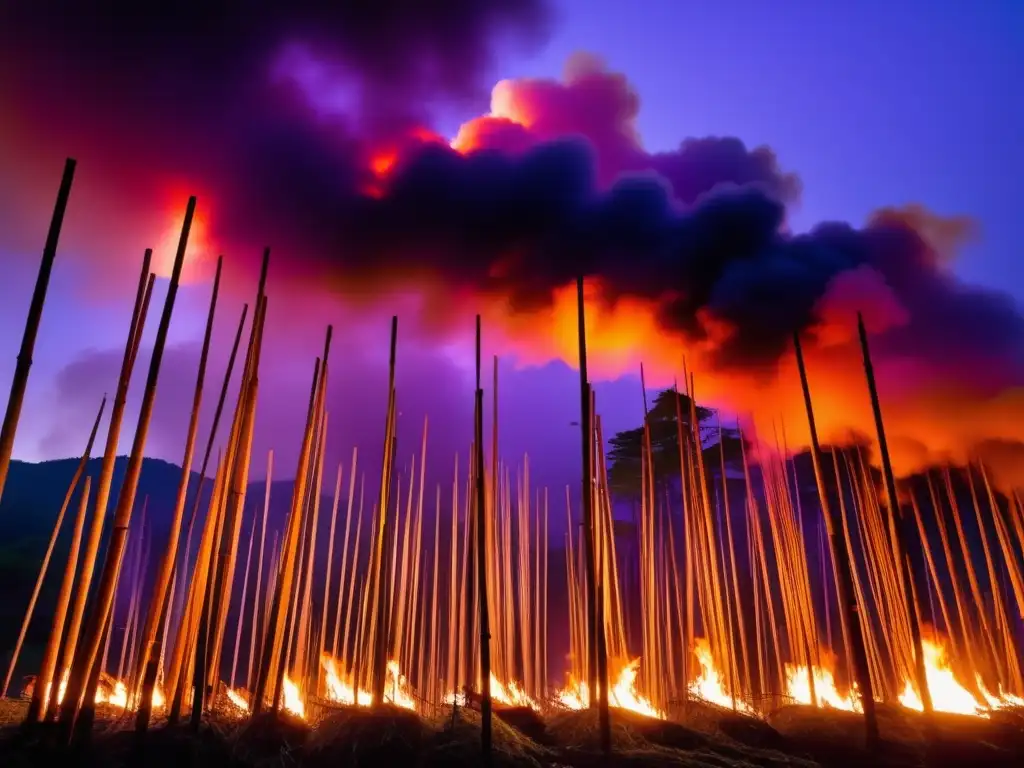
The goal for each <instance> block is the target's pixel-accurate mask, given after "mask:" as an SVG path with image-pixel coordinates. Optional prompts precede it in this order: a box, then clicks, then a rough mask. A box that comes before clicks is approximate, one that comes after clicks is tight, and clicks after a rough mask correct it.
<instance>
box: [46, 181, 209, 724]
mask: <svg viewBox="0 0 1024 768" xmlns="http://www.w3.org/2000/svg"><path fill="white" fill-rule="evenodd" d="M195 210H196V198H195V197H190V198H189V201H188V205H187V207H186V209H185V220H184V223H183V224H182V228H181V237H180V238H179V240H178V250H177V253H176V254H175V257H174V267H173V268H172V270H171V281H170V285H169V286H168V288H167V297H166V299H165V300H164V309H163V314H162V315H161V317H160V325H159V327H158V328H157V335H156V340H155V341H154V343H153V354H152V357H151V359H150V366H149V377H148V379H147V381H146V389H145V392H144V394H143V398H142V407H141V410H140V413H139V422H138V425H137V427H136V430H135V441H134V443H133V444H132V452H131V455H130V456H129V459H128V468H127V471H126V473H125V479H124V483H123V485H122V486H121V491H120V494H119V495H118V499H117V508H116V511H115V516H114V529H113V534H112V537H111V541H110V548H109V549H108V551H107V558H106V561H105V562H104V567H103V572H102V574H101V576H100V585H99V592H98V594H97V597H96V604H95V606H94V609H93V611H92V612H91V614H90V616H89V621H88V623H87V625H86V628H85V634H84V636H83V639H84V642H83V643H82V644H80V646H79V651H78V652H76V655H75V661H74V663H73V664H72V668H71V674H70V676H69V678H68V689H67V695H66V696H65V697H64V705H63V706H62V710H61V722H62V724H63V727H64V729H65V730H66V732H67V736H68V737H69V738H70V736H71V729H72V727H73V726H74V724H75V720H76V718H77V715H78V711H77V709H78V702H79V701H80V700H81V697H82V694H83V693H86V694H87V699H86V701H85V704H84V706H85V707H86V708H88V709H89V710H90V712H91V711H92V710H93V707H94V705H93V703H92V701H91V697H89V696H88V693H89V692H88V691H86V690H85V683H86V682H87V677H88V674H89V671H90V669H91V667H92V665H93V663H94V661H95V659H96V654H97V652H98V651H99V647H100V643H101V642H102V639H103V634H102V633H103V625H104V624H105V623H106V619H107V616H108V615H109V613H110V607H111V603H112V601H113V597H114V587H115V585H116V583H117V570H118V565H119V562H120V558H121V553H122V552H123V550H124V545H125V539H126V536H127V534H128V524H129V523H130V521H131V515H132V507H133V506H134V503H135V492H136V490H137V489H138V485H139V476H140V474H141V472H142V458H143V452H144V451H145V448H146V437H147V436H148V433H149V422H150V419H151V418H152V415H153V404H154V402H155V400H156V386H157V381H158V379H159V377H160V365H161V363H162V362H163V354H164V347H165V346H166V344H167V332H168V330H169V329H170V325H171V315H172V313H173V312H174V301H175V298H176V297H177V295H178V284H179V282H180V280H181V270H182V266H183V265H184V262H185V250H186V248H187V246H188V236H189V232H190V230H191V228H192V220H193V218H194V216H195ZM88 725H89V727H90V728H91V723H89V724H88Z"/></svg>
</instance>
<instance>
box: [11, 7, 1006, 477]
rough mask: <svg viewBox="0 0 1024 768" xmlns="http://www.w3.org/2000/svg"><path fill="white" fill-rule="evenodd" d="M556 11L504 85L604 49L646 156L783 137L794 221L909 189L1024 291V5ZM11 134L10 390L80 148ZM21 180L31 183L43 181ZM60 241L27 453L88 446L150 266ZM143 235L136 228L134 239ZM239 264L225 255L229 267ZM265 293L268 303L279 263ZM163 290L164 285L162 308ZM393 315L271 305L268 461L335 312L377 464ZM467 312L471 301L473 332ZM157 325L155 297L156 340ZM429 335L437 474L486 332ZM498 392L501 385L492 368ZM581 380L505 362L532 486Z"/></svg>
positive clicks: (566, 439) (632, 414) (504, 387)
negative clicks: (355, 315)
mask: <svg viewBox="0 0 1024 768" xmlns="http://www.w3.org/2000/svg"><path fill="white" fill-rule="evenodd" d="M640 7H642V8H643V10H642V11H641V10H638V8H640ZM557 11H558V13H557V15H556V18H555V20H554V23H553V25H552V30H551V31H552V35H551V37H550V39H548V41H547V42H546V43H545V44H543V45H541V47H540V49H539V50H537V49H534V50H532V51H531V52H530V53H529V54H526V53H524V52H523V51H522V50H520V49H519V48H517V47H515V46H507V47H506V49H503V50H502V53H501V54H500V55H499V56H498V57H497V60H496V61H495V66H494V72H493V77H492V78H490V79H491V80H492V81H496V80H497V79H500V78H507V77H523V76H532V77H557V76H558V75H559V74H560V72H561V70H562V67H563V66H564V64H565V61H566V60H567V59H568V57H569V56H570V55H571V54H573V53H574V52H577V51H581V50H582V51H589V52H593V53H595V54H597V55H599V56H601V57H602V58H604V59H605V61H606V62H607V64H608V67H609V68H610V69H612V70H614V71H620V72H623V73H624V74H625V75H626V76H627V77H628V78H629V79H630V81H631V82H632V83H633V85H634V86H635V88H636V91H637V92H638V93H639V95H640V98H641V111H640V116H639V120H638V127H639V130H640V134H641V137H642V139H643V142H644V145H645V147H646V148H647V149H648V150H651V151H656V150H671V149H673V148H674V147H675V146H676V145H677V144H678V143H679V141H680V140H681V139H682V138H684V137H691V136H697V137H700V136H706V135H725V136H737V137H739V138H740V139H742V140H743V141H744V142H745V143H746V144H747V145H748V146H758V145H761V144H767V145H769V146H771V147H772V148H773V149H774V150H775V152H776V154H777V156H778V158H779V162H780V164H781V166H782V167H783V168H785V169H787V170H791V171H794V172H796V173H797V174H798V175H799V176H800V178H801V180H802V182H803V195H802V201H801V203H800V204H799V206H798V207H797V208H796V209H792V210H791V211H790V224H791V226H792V227H794V228H795V229H796V230H805V229H808V228H809V227H811V226H812V225H813V224H815V223H816V222H819V221H822V220H831V219H836V220H845V221H850V222H852V223H854V224H857V225H859V224H861V223H863V222H864V220H865V218H866V217H867V216H868V214H869V213H870V212H871V211H873V210H875V209H877V208H879V207H882V206H888V205H903V204H909V203H920V204H923V205H924V206H926V207H927V208H929V209H930V210H932V211H934V212H937V213H939V214H943V215H954V214H966V215H968V216H970V217H971V218H972V219H974V220H975V221H976V222H977V223H978V225H979V227H980V232H981V236H980V238H979V239H978V240H977V241H976V242H975V243H974V244H972V245H971V246H969V247H968V248H966V249H965V250H964V251H963V254H962V257H961V258H960V259H959V260H958V261H957V262H956V263H955V264H954V265H953V269H954V270H955V272H956V274H957V275H959V276H960V277H962V278H964V279H965V280H968V281H970V282H977V283H980V284H982V285H986V286H991V287H995V288H999V289H1002V290H1007V291H1009V292H1011V293H1012V294H1013V296H1014V298H1015V299H1016V301H1017V302H1018V303H1021V302H1024V273H1022V271H1021V267H1020V265H1019V264H1018V263H1017V262H1016V260H1014V256H1015V255H1016V254H1017V252H1018V251H1019V236H1018V235H1017V233H1016V231H1014V224H1013V222H1014V221H1015V220H1016V218H1015V215H1017V214H1019V206H1020V203H1019V195H1018V194H1016V193H1017V190H1016V186H1017V181H1018V179H1019V178H1020V177H1021V174H1022V172H1024V144H1022V143H1021V141H1020V136H1021V133H1022V131H1024V100H1021V99H1019V98H1015V97H1012V93H1013V92H1015V86H1017V85H1019V83H1020V82H1021V80H1022V79H1024V67H1022V56H1024V54H1022V53H1021V52H1022V51H1024V6H1022V5H1021V4H1020V3H1018V2H1014V1H1013V0H990V2H986V3H972V2H967V1H966V0H950V1H949V2H943V3H929V2H925V1H924V0H914V1H913V2H912V1H911V0H906V1H905V2H901V3H897V4H892V3H882V2H880V0H862V1H861V2H857V3H847V4H826V3H816V2H810V1H807V0H801V1H799V2H797V1H794V2H788V3H784V4H769V3H764V2H759V1H758V0H730V1H729V2H721V3H714V4H711V3H696V2H682V1H680V0H650V2H646V3H643V4H637V5H635V6H629V5H627V4H624V3H621V2H611V0H561V2H560V3H558V4H557ZM10 76H11V75H10V74H5V75H4V77H10ZM15 77H16V75H15ZM0 94H2V89H0ZM0 107H2V104H0ZM486 109H487V105H486V102H483V103H478V104H470V105H465V104H464V105H462V106H460V107H459V109H457V110H456V109H454V108H450V107H448V108H441V109H440V115H439V118H438V119H437V120H436V121H435V127H436V128H437V129H438V130H439V131H440V132H442V133H444V134H445V135H454V133H455V131H456V129H457V126H458V125H459V124H460V123H461V122H463V121H464V120H467V119H469V118H471V117H474V116H476V115H478V114H481V113H482V112H485V111H486ZM0 140H2V141H4V142H5V143H6V146H0V207H5V206H8V205H14V204H17V206H18V209H19V210H30V211H32V212H34V213H35V218H37V219H38V221H36V220H35V218H32V217H29V218H30V219H32V220H31V221H28V220H26V221H23V222H22V223H23V224H26V225H27V224H31V225H32V226H33V227H34V229H33V230H32V231H34V232H35V233H36V234H35V239H34V240H31V239H28V238H26V237H24V236H23V234H22V233H21V232H19V233H18V235H17V236H15V235H12V234H5V231H6V230H4V229H0V260H2V264H3V280H2V281H0V349H5V350H7V354H4V355H0V385H2V386H4V387H6V382H8V381H9V380H10V376H11V373H12V371H13V368H14V362H15V361H14V356H15V354H16V352H17V348H18V343H19V340H20V336H21V332H22V328H23V323H24V314H25V310H26V308H27V304H28V300H29V296H30V293H31V287H32V284H33V282H34V279H35V273H36V269H37V264H38V261H37V259H38V251H39V248H41V245H42V241H43V239H44V237H45V227H46V221H47V218H48V216H49V211H50V208H51V206H52V196H53V194H54V193H55V190H56V186H57V181H58V176H59V171H60V164H61V161H62V160H63V157H64V155H65V154H67V152H66V150H65V148H64V147H62V146H56V145H54V146H51V147H49V153H48V156H46V157H40V156H39V155H38V147H37V146H34V147H33V148H32V152H34V153H35V154H32V155H31V156H30V157H26V158H24V164H23V167H14V165H13V164H14V163H16V162H18V160H19V158H21V155H22V152H21V148H20V147H19V146H16V145H14V144H13V143H12V141H13V140H12V139H10V137H9V136H7V135H5V134H4V133H3V132H2V131H0ZM26 152H28V150H27V148H26ZM26 168H27V169H29V170H28V171H26ZM26 173H29V174H30V175H31V177H32V182H33V183H31V184H29V185H27V186H26V185H24V178H25V174H26ZM77 191H78V190H77V189H76V192H77ZM183 202H184V201H182V203H183ZM76 222H77V225H80V226H81V225H82V220H81V216H80V217H79V219H77V220H76V219H75V218H74V214H69V224H68V226H69V228H70V227H73V226H75V225H76ZM64 243H65V248H64V249H63V250H62V251H61V253H60V255H59V257H58V262H57V266H56V269H55V271H54V275H53V280H52V283H51V287H50V295H49V299H48V304H47V307H46V312H45V314H44V317H43V324H42V328H41V332H40V336H39V341H38V344H37V347H36V354H35V360H34V366H33V369H32V377H31V380H30V386H29V392H28V397H27V400H26V404H25V410H24V415H23V417H22V421H21V427H20V430H19V433H18V437H17V443H16V446H15V457H16V458H19V459H25V460H32V461H35V460H41V459H46V458H54V457H58V456H67V455H72V454H77V453H79V452H80V450H81V448H82V444H83V443H84V441H85V438H86V436H87V431H88V425H89V424H90V423H91V420H92V417H93V414H94V412H95V408H96V407H97V406H98V404H99V398H100V396H101V395H102V394H103V392H104V391H109V392H111V393H112V391H113V388H114V386H115V383H116V376H117V368H118V365H119V360H120V356H121V349H122V347H123V343H124V333H125V324H126V322H127V320H128V316H129V314H130V308H131V301H132V298H133V296H132V287H133V285H134V282H135V280H136V275H135V273H134V272H133V271H132V270H126V271H124V273H123V274H120V275H114V276H106V277H105V278H104V279H105V281H106V282H107V285H106V288H105V289H104V290H100V291H97V290H96V286H95V285H94V283H95V281H94V280H92V279H90V277H89V275H88V268H87V265H88V264H89V262H90V259H93V258H101V255H99V254H94V253H90V252H89V247H88V246H87V245H84V244H83V243H82V240H81V239H79V238H75V237H74V236H73V234H72V235H69V236H68V237H67V238H65V241H64ZM148 244H149V243H146V242H140V243H139V252H140V254H141V249H142V247H144V246H146V245H148ZM231 274H232V273H231V270H230V267H229V269H228V278H229V280H230V277H231ZM246 285H247V284H246ZM86 286H87V287H86ZM270 290H271V303H272V306H273V301H274V299H273V296H274V293H273V276H272V284H271V289H270ZM208 291H209V287H208V286H207V285H206V284H202V285H195V286H188V287H187V288H186V289H185V290H184V291H183V293H182V294H181V296H180V303H179V305H178V308H177V310H176V314H175V320H174V324H173V328H172V345H171V347H170V349H169V350H168V353H167V357H166V358H165V361H164V371H165V373H164V376H163V379H162V382H161V387H160V390H159V396H158V405H157V411H156V415H155V422H154V426H153V429H152V431H151V433H150V435H151V436H150V440H149V450H148V453H149V454H150V455H153V456H159V457H161V458H166V459H168V460H171V461H175V462H177V461H180V454H181V451H182V444H183V436H184V428H185V423H186V421H187V417H188V404H189V402H190V400H191V387H192V384H193V382H194V373H193V371H194V365H195V361H196V360H197V359H198V344H199V340H200V339H201V333H202V323H203V319H204V318H205V308H206V302H207V298H208ZM248 294H249V288H248V287H245V286H244V285H243V286H241V287H238V288H236V289H235V290H233V291H232V292H230V293H229V295H228V296H227V297H226V298H225V301H224V302H223V303H222V305H221V307H220V311H219V314H218V327H217V330H216V336H217V339H218V342H217V345H216V346H217V350H216V353H215V355H214V358H213V360H212V362H211V369H210V374H209V379H208V386H207V397H206V400H207V402H206V406H207V407H206V408H205V412H206V413H207V418H206V419H205V420H204V428H205V425H206V424H208V423H209V414H210V413H211V412H212V404H213V403H212V402H211V401H213V400H214V399H215V390H216V388H217V387H218V386H219V380H220V377H221V376H222V372H223V364H224V361H225V359H226V351H227V350H226V347H227V345H228V343H229V340H230V337H231V336H232V335H233V332H234V325H235V323H236V322H237V317H238V312H239V311H240V307H241V301H243V300H245V299H246V297H247V296H248ZM161 302H162V291H159V290H158V291H157V294H156V295H155V296H154V301H153V305H154V307H157V308H158V307H159V306H160V303H161ZM391 311H397V310H392V309H391V308H389V307H383V308H382V309H381V316H380V322H379V323H377V324H376V326H372V325H371V326H370V327H376V328H377V329H378V331H379V332H378V333H377V334H376V336H375V337H372V338H363V337H364V336H366V335H367V334H366V332H365V328H366V323H365V320H364V321H363V324H362V325H363V330H361V331H360V333H359V334H358V335H357V337H356V338H351V335H347V333H346V328H345V323H346V318H345V317H344V316H342V315H341V314H339V313H338V312H337V311H336V310H335V309H334V308H333V307H332V306H331V305H330V303H328V302H327V301H326V300H325V299H324V300H311V302H310V305H309V306H308V307H304V306H301V305H295V304H294V303H289V305H288V307H287V309H286V310H279V312H280V313H281V314H278V315H272V317H273V319H274V322H275V330H274V331H273V334H272V343H271V348H272V349H273V350H274V354H273V356H272V357H271V358H270V359H267V360H266V361H265V364H264V373H263V380H262V385H263V386H262V388H261V392H260V410H259V413H258V423H257V431H258V435H257V445H256V451H257V453H256V454H255V455H257V456H258V455H260V454H261V453H263V452H265V450H266V449H267V448H269V447H273V448H274V449H275V451H276V452H277V453H278V461H279V464H278V467H279V469H278V470H276V471H275V474H276V476H277V477H282V476H284V475H289V474H291V473H292V472H293V471H294V465H295V456H296V453H297V449H298V442H299V428H300V426H301V421H302V419H303V418H304V415H305V398H306V393H307V392H308V382H309V377H310V374H311V370H312V360H313V358H314V357H315V356H316V355H317V354H318V353H319V350H320V348H321V346H322V343H323V341H322V339H323V325H324V323H325V322H335V323H336V329H335V338H336V342H335V352H334V353H333V362H334V366H333V368H332V371H331V374H332V378H331V402H330V411H331V438H330V440H329V443H331V454H332V457H333V458H334V459H337V460H341V459H344V460H345V461H347V460H348V455H349V454H350V452H351V446H352V445H353V444H358V445H359V446H360V449H361V450H363V451H365V452H366V454H367V458H366V461H367V462H368V463H367V464H366V465H364V466H366V467H367V468H369V467H371V466H375V465H376V463H377V462H378V461H379V453H380V447H379V441H380V435H381V432H382V430H383V423H384V395H383V392H382V388H383V386H384V384H385V377H386V361H385V359H384V358H383V355H384V354H386V345H387V331H388V319H387V315H388V314H389V313H390V312H391ZM272 312H273V310H272ZM285 313H287V316H285ZM471 325H472V317H471V316H470V317H467V322H466V327H467V329H469V328H471ZM155 326H156V314H155V312H154V313H153V314H151V321H150V324H149V326H148V329H147V330H148V333H147V337H148V338H150V339H151V338H152V335H153V332H154V329H155ZM417 335H418V334H417V333H416V332H415V329H413V328H411V327H410V323H409V322H408V321H406V322H404V324H403V325H401V327H400V339H401V340H400V346H399V367H400V370H399V374H398V385H397V386H398V397H399V410H400V411H401V417H400V424H401V429H400V439H401V440H402V444H403V445H404V446H406V448H405V452H406V453H409V452H412V451H414V450H418V438H419V433H420V431H421V429H422V422H423V417H424V414H428V413H429V415H430V417H431V420H432V429H431V441H430V446H431V448H430V452H431V456H432V458H433V460H434V461H436V464H434V465H433V466H435V468H436V472H437V473H438V474H440V473H441V472H442V471H443V472H448V471H449V469H448V468H450V466H451V460H450V456H451V454H452V453H453V452H455V451H461V452H462V457H463V458H462V460H463V461H464V458H465V453H466V447H467V445H468V441H469V438H470V435H471V419H470V415H471V409H472V394H471V387H472V385H471V381H470V376H471V371H470V370H469V368H468V365H467V363H468V362H469V360H470V359H471V347H470V346H469V345H468V343H467V345H466V346H464V347H463V348H462V350H461V351H457V350H454V349H452V348H443V349H442V348H437V347H436V346H433V345H431V344H428V343H426V342H421V341H418V340H417V338H416V337H417ZM467 342H468V339H467ZM487 354H488V352H487V348H486V345H485V356H486V355H487ZM146 365H148V356H147V355H145V354H144V355H143V358H142V359H141V360H140V367H139V368H137V370H136V374H135V379H134V382H135V386H134V387H133V397H132V398H131V399H130V403H129V410H128V418H127V419H126V422H127V427H126V431H125V433H124V434H125V437H124V438H123V441H122V451H126V450H127V448H128V445H129V440H130V435H131V430H132V429H133V428H134V417H135V414H136V413H137V409H138V398H139V392H138V389H139V387H140V385H141V382H142V381H143V380H144V379H145V372H146V368H145V366H146ZM487 370H488V372H489V370H490V366H489V364H488V366H487ZM485 387H487V388H488V389H489V388H490V379H489V373H488V375H487V378H486V383H485ZM3 391H6V390H3ZM577 391H578V390H577V389H576V377H575V373H574V372H572V371H571V370H570V369H569V368H568V367H567V366H565V365H563V364H561V363H552V364H549V365H547V366H544V367H541V368H523V367H518V366H516V365H515V363H514V361H512V360H503V362H502V370H501V383H500V402H501V420H502V452H503V454H505V456H506V457H508V458H509V459H510V460H514V459H515V458H516V457H518V456H519V455H521V454H522V453H524V452H529V453H530V455H531V462H532V467H533V475H534V478H535V480H537V481H538V482H548V483H554V484H558V483H560V482H564V481H566V480H570V479H571V478H572V476H573V474H574V472H573V469H574V467H575V465H576V463H577V462H578V458H577V456H578V431H576V430H574V429H572V428H570V422H571V421H574V420H575V419H576V418H577V415H578V399H577ZM488 397H489V395H488ZM598 398H599V410H600V411H601V413H602V414H603V417H604V419H605V433H606V435H608V434H610V433H612V432H614V431H616V430H619V429H622V428H625V427H628V426H633V425H634V424H636V423H637V422H638V421H639V418H640V414H641V399H640V389H639V380H638V378H636V377H625V378H623V379H620V380H618V381H615V382H601V383H600V384H599V386H598ZM488 408H489V406H488ZM401 463H402V462H401V461H400V464H401ZM263 465H264V460H263V459H254V467H253V475H254V476H255V477H259V476H261V475H262V473H263V469H262V467H263Z"/></svg>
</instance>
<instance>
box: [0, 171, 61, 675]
mask: <svg viewBox="0 0 1024 768" xmlns="http://www.w3.org/2000/svg"><path fill="white" fill-rule="evenodd" d="M75 165H76V163H75V160H73V159H72V158H70V157H69V158H68V159H67V160H65V161H64V173H63V175H62V176H61V179H60V187H59V188H58V190H57V202H56V203H55V204H54V206H53V216H52V217H51V218H50V229H49V231H48V232H47V233H46V244H45V245H44V246H43V258H42V261H41V262H40V263H39V275H38V276H37V277H36V287H35V290H33V292H32V301H31V303H30V304H29V307H28V317H27V318H26V319H25V332H24V333H23V334H22V337H21V349H20V350H19V351H18V361H17V364H16V365H15V367H14V376H13V378H12V379H11V393H10V395H9V396H8V398H7V411H6V412H5V413H4V423H3V426H2V427H0V498H2V497H3V494H4V486H5V485H6V484H7V473H8V471H9V470H10V468H11V454H12V453H13V452H14V434H15V432H17V431H18V420H19V419H20V418H21V407H22V405H23V404H24V402H25V390H26V389H27V388H28V374H29V371H30V370H31V368H32V352H33V351H34V350H35V346H36V336H37V335H38V334H39V323H40V321H41V320H42V318H43V305H44V304H45V303H46V291H47V289H48V288H49V286H50V273H51V272H52V271H53V262H54V260H56V258H57V242H58V241H59V240H60V230H61V228H62V227H63V226H64V213H65V211H67V207H68V198H69V197H70V196H71V183H72V182H73V181H74V179H75ZM5 688H6V686H5Z"/></svg>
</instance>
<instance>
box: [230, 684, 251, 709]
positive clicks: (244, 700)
mask: <svg viewBox="0 0 1024 768" xmlns="http://www.w3.org/2000/svg"><path fill="white" fill-rule="evenodd" d="M227 696H228V701H230V702H231V703H232V704H234V705H235V706H236V707H238V708H239V709H240V710H242V711H243V712H248V711H249V700H248V697H247V696H246V695H245V694H244V693H242V692H241V691H236V690H235V689H234V688H228V691H227Z"/></svg>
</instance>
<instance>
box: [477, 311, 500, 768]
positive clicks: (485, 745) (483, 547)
mask: <svg viewBox="0 0 1024 768" xmlns="http://www.w3.org/2000/svg"><path fill="white" fill-rule="evenodd" d="M475 416H476V421H475V425H474V426H475V434H474V438H473V440H474V447H475V449H476V453H475V456H474V464H475V467H476V493H475V506H476V563H477V593H478V601H479V605H480V719H481V728H480V749H481V759H482V762H481V765H483V766H485V767H486V766H490V765H492V763H493V760H494V757H493V754H492V750H491V628H490V616H489V615H488V605H487V517H486V515H487V506H486V502H487V497H486V491H485V489H484V391H483V389H481V388H480V315H477V316H476V414H475ZM496 480H497V478H495V481H496Z"/></svg>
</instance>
